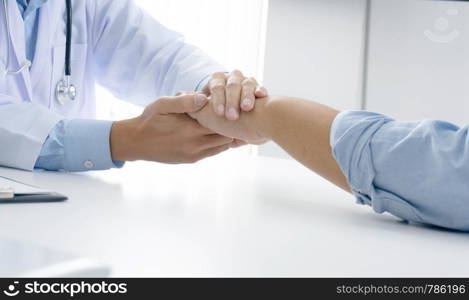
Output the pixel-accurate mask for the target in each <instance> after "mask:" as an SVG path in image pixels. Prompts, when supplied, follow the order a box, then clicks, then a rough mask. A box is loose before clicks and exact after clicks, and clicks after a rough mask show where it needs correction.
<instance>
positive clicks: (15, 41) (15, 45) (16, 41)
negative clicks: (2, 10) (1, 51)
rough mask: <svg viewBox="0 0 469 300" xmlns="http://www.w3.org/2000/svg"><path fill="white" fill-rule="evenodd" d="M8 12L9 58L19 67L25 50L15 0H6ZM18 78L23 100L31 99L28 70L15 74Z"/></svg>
mask: <svg viewBox="0 0 469 300" xmlns="http://www.w3.org/2000/svg"><path fill="white" fill-rule="evenodd" d="M8 14H9V21H10V30H11V33H10V34H11V39H12V41H11V45H12V49H11V50H13V51H11V52H10V53H11V58H10V59H12V60H13V61H14V62H15V63H12V66H15V67H19V66H20V65H21V64H23V63H24V62H25V61H26V50H25V47H26V45H25V37H24V23H23V18H22V17H21V14H20V11H19V9H18V6H17V4H16V1H9V2H8ZM16 76H18V78H21V79H22V80H23V83H24V90H25V93H24V95H22V96H23V97H24V99H22V100H23V101H24V100H27V101H30V102H31V101H32V90H31V78H30V75H29V70H28V69H26V70H24V71H23V72H21V74H18V75H16Z"/></svg>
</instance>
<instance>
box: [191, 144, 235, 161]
mask: <svg viewBox="0 0 469 300" xmlns="http://www.w3.org/2000/svg"><path fill="white" fill-rule="evenodd" d="M228 149H230V144H226V145H222V146H218V147H214V148H211V149H207V150H205V151H202V152H201V153H200V154H199V155H198V160H202V159H205V158H207V157H211V156H215V155H217V154H220V153H222V152H225V151H226V150H228Z"/></svg>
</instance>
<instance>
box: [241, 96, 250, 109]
mask: <svg viewBox="0 0 469 300" xmlns="http://www.w3.org/2000/svg"><path fill="white" fill-rule="evenodd" d="M242 104H243V106H244V107H251V105H252V100H251V99H249V98H246V99H244V100H243V102H242Z"/></svg>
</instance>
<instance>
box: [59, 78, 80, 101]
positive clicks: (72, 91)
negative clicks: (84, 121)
mask: <svg viewBox="0 0 469 300" xmlns="http://www.w3.org/2000/svg"><path fill="white" fill-rule="evenodd" d="M55 96H56V98H57V101H58V102H59V103H60V104H62V105H65V104H67V103H69V102H74V101H75V99H76V97H77V89H76V87H75V85H73V84H71V83H70V77H69V76H65V78H64V79H62V80H60V81H59V83H58V84H57V88H56V90H55Z"/></svg>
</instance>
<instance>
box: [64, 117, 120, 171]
mask: <svg viewBox="0 0 469 300" xmlns="http://www.w3.org/2000/svg"><path fill="white" fill-rule="evenodd" d="M112 123H113V122H111V121H100V120H80V119H75V120H70V121H69V122H67V124H66V128H65V132H66V135H65V139H64V150H65V151H64V152H65V163H64V168H65V170H67V171H72V172H80V171H91V170H107V169H110V168H116V167H117V168H120V167H122V166H123V165H124V162H121V161H113V160H112V158H111V148H110V145H109V137H110V133H111V126H112Z"/></svg>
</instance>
